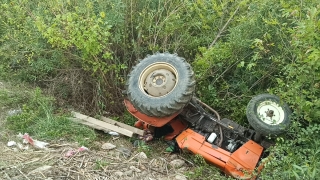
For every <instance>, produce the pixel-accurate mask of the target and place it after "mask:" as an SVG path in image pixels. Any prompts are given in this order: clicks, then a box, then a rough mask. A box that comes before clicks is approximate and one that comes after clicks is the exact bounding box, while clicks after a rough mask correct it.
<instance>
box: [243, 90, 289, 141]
mask: <svg viewBox="0 0 320 180" xmlns="http://www.w3.org/2000/svg"><path fill="white" fill-rule="evenodd" d="M290 114H291V111H290V108H289V106H288V105H287V104H286V103H284V102H281V101H280V98H279V97H278V96H275V95H272V94H260V95H258V96H255V97H253V98H252V99H251V100H250V102H249V103H248V106H247V112H246V115H247V118H248V121H249V123H250V125H251V126H252V127H253V128H254V129H255V130H256V131H257V132H258V133H260V134H262V135H271V136H273V135H278V134H282V133H284V132H285V131H286V129H287V128H288V126H289V125H290V118H289V116H290Z"/></svg>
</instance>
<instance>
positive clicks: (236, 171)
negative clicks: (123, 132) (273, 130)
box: [124, 100, 264, 179]
mask: <svg viewBox="0 0 320 180" xmlns="http://www.w3.org/2000/svg"><path fill="white" fill-rule="evenodd" d="M124 103H125V106H126V108H127V110H128V111H129V112H130V113H131V114H132V115H133V116H135V117H136V118H137V119H138V121H137V122H136V124H135V126H136V127H138V128H142V129H150V128H151V127H152V128H161V127H163V126H165V125H169V126H170V127H172V131H171V132H169V133H167V134H165V135H164V139H165V140H175V141H176V143H177V145H178V147H179V148H180V149H182V150H187V151H190V152H192V153H194V154H199V155H201V156H202V157H203V158H204V159H205V160H206V161H207V162H208V163H210V164H213V165H215V166H216V167H218V168H219V169H221V170H222V171H223V172H224V173H226V174H227V175H230V176H232V177H235V178H238V179H255V177H256V176H255V174H256V173H258V172H259V171H260V170H261V168H262V166H260V167H258V166H257V165H258V162H259V161H260V160H261V157H262V153H263V150H264V147H263V146H262V145H259V144H258V143H256V142H254V141H252V140H248V141H247V142H245V143H244V144H243V145H242V146H241V147H239V148H237V150H235V151H234V152H230V151H228V150H225V149H223V148H221V147H218V146H217V145H215V144H213V143H209V142H208V141H207V139H206V137H205V136H204V135H201V134H199V133H197V132H196V131H195V130H193V129H192V128H189V127H188V122H186V120H184V119H182V118H180V117H178V115H179V113H181V112H178V113H175V114H173V115H171V116H168V117H164V118H159V117H151V116H147V115H145V114H143V113H141V112H139V111H138V110H136V109H135V108H134V107H133V105H132V104H131V103H130V101H128V100H125V101H124ZM229 128H233V127H231V126H230V127H229Z"/></svg>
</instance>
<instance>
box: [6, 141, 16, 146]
mask: <svg viewBox="0 0 320 180" xmlns="http://www.w3.org/2000/svg"><path fill="white" fill-rule="evenodd" d="M16 145H17V143H16V142H14V141H9V142H8V143H7V146H8V147H11V146H16Z"/></svg>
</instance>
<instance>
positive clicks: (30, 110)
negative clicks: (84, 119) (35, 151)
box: [0, 87, 96, 146]
mask: <svg viewBox="0 0 320 180" xmlns="http://www.w3.org/2000/svg"><path fill="white" fill-rule="evenodd" d="M11 88H12V90H10V91H9V90H4V89H2V90H0V98H1V99H2V101H1V105H2V106H7V107H9V108H15V107H22V113H20V114H17V115H14V116H10V117H8V118H7V120H6V123H5V124H6V127H7V128H8V129H9V130H13V131H15V132H17V133H18V132H21V133H29V134H30V135H32V136H36V137H37V138H40V139H46V140H53V139H64V140H68V141H77V142H79V143H80V144H81V145H85V146H87V145H89V144H90V143H91V142H92V141H93V140H94V139H95V138H96V135H95V132H94V130H92V129H89V128H87V127H85V126H83V125H79V124H74V123H73V122H72V121H70V120H69V119H68V118H67V117H65V116H64V115H63V114H62V115H55V114H54V110H55V108H54V106H53V104H54V99H53V98H52V97H50V96H46V95H44V94H43V93H42V91H41V90H40V89H39V88H36V89H33V90H25V89H21V88H20V87H19V89H16V88H17V87H11Z"/></svg>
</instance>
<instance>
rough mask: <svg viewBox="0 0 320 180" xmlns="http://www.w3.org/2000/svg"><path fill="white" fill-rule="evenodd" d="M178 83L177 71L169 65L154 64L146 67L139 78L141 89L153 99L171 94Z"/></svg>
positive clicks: (162, 63)
mask: <svg viewBox="0 0 320 180" xmlns="http://www.w3.org/2000/svg"><path fill="white" fill-rule="evenodd" d="M177 82H178V72H177V70H176V69H175V68H174V67H173V66H171V65H170V64H168V63H164V62H161V63H153V64H151V65H149V66H148V67H146V68H145V69H144V70H143V71H142V73H141V74H140V77H139V88H140V90H141V91H142V92H144V93H145V94H147V95H148V96H152V97H162V96H166V95H167V94H169V93H171V92H172V90H173V89H174V88H175V87H176V84H177Z"/></svg>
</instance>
